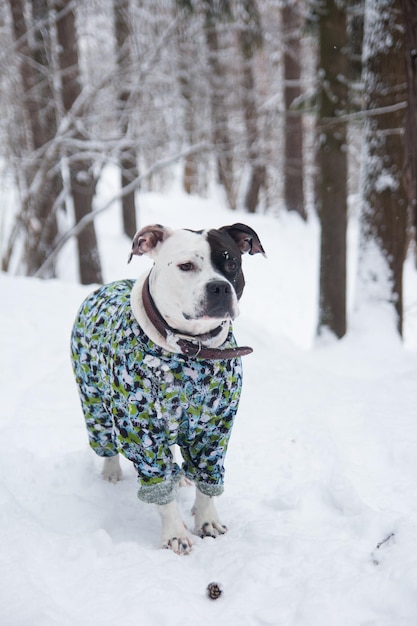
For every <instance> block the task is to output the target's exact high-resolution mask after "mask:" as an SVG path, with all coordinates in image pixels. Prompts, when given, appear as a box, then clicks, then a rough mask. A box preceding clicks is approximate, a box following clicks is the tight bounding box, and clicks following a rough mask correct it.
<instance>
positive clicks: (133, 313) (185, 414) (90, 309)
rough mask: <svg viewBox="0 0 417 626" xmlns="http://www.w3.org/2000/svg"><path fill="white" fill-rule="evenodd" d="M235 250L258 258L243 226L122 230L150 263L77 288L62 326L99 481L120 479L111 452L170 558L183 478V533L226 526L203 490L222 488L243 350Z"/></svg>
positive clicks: (185, 549) (187, 540)
mask: <svg viewBox="0 0 417 626" xmlns="http://www.w3.org/2000/svg"><path fill="white" fill-rule="evenodd" d="M246 252H248V253H249V254H250V255H253V254H257V253H261V254H265V253H264V249H263V247H262V244H261V242H260V240H259V237H258V235H257V234H256V232H255V231H254V230H253V229H252V228H250V227H249V226H246V225H245V224H233V225H231V226H223V227H221V228H219V229H211V230H203V231H193V230H186V229H180V230H172V229H170V228H167V227H165V226H161V225H159V224H153V225H150V226H146V227H145V228H142V229H141V230H139V231H138V232H137V233H136V235H135V236H134V238H133V243H132V250H131V253H130V256H129V262H130V261H131V259H132V257H133V256H134V255H138V256H141V255H148V256H149V257H150V258H151V259H152V260H153V266H152V268H151V270H150V271H149V272H147V273H146V274H145V275H144V276H142V277H141V278H139V279H138V280H136V281H132V280H120V281H116V282H114V283H110V284H109V285H105V286H103V287H100V288H99V289H98V290H96V291H95V292H94V293H93V294H91V295H90V296H88V297H87V299H86V300H85V301H84V302H83V304H82V305H81V308H80V310H79V312H78V315H77V317H76V320H75V322H74V326H73V330H72V335H71V359H72V365H73V370H74V375H75V379H76V382H77V385H78V390H79V395H80V400H81V405H82V409H83V413H84V417H85V421H86V426H87V432H88V436H89V441H90V446H91V447H92V449H93V450H94V451H95V452H96V453H97V454H98V455H99V456H101V457H104V466H103V471H102V474H103V477H104V478H105V479H106V480H108V481H111V482H117V481H119V480H120V479H121V478H122V472H121V468H120V462H119V456H118V453H119V452H120V453H122V454H123V455H124V456H125V457H127V458H128V459H129V460H130V461H132V462H133V464H134V467H135V469H136V471H137V473H138V482H139V490H138V497H139V498H140V499H141V500H142V501H144V502H148V503H153V504H156V505H157V507H158V509H159V513H160V517H161V521H162V531H161V546H162V547H165V548H170V549H171V550H173V551H174V552H176V553H178V554H188V553H189V552H190V550H191V548H192V545H193V541H192V536H191V534H190V532H189V531H188V529H187V528H186V526H185V524H184V522H183V521H182V519H181V516H180V513H179V511H178V507H177V504H176V494H177V490H178V487H179V485H180V484H182V483H183V482H184V480H185V481H191V482H192V483H194V484H195V486H196V496H195V503H194V506H193V514H194V522H195V526H194V533H195V534H196V535H199V536H200V537H206V536H210V537H217V536H219V535H222V534H224V533H225V532H226V531H227V528H226V526H225V525H224V524H222V522H221V521H220V519H219V516H218V513H217V510H216V507H215V503H214V497H215V496H219V495H220V494H221V493H222V492H223V483H224V458H225V455H226V451H227V445H228V441H229V437H230V432H231V428H232V425H233V420H234V417H235V414H236V411H237V408H238V404H239V398H240V392H241V383H242V371H241V357H242V356H244V355H246V354H249V353H250V352H252V349H251V348H249V347H239V346H237V345H236V341H235V339H234V336H233V333H232V325H231V323H232V320H233V319H235V318H236V317H237V315H238V314H239V299H240V297H241V296H242V293H243V289H244V286H245V279H244V276H243V272H242V263H241V256H242V254H244V253H246ZM175 444H177V445H178V446H179V447H180V449H181V453H182V457H183V464H182V466H181V467H180V466H179V465H178V464H177V463H176V462H175V458H174V455H173V447H174V446H175Z"/></svg>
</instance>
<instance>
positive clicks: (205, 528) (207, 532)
mask: <svg viewBox="0 0 417 626" xmlns="http://www.w3.org/2000/svg"><path fill="white" fill-rule="evenodd" d="M194 533H195V534H196V535H198V536H199V537H202V538H204V537H213V538H214V539H215V538H216V537H219V535H224V534H225V533H227V526H225V525H224V524H222V523H221V522H219V521H215V520H213V521H212V522H204V523H203V524H201V525H200V524H199V525H198V526H197V525H196V527H195V529H194Z"/></svg>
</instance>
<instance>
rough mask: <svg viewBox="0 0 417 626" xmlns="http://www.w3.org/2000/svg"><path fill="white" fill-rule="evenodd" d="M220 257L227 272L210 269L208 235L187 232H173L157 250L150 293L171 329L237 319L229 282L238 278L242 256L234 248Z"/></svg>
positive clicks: (151, 276) (210, 254) (232, 288)
mask: <svg viewBox="0 0 417 626" xmlns="http://www.w3.org/2000/svg"><path fill="white" fill-rule="evenodd" d="M232 243H233V242H232ZM221 254H223V259H224V265H226V264H227V267H228V272H226V271H223V273H222V272H221V271H220V269H217V268H216V267H215V266H214V265H213V261H212V249H211V247H210V245H209V242H208V240H207V233H203V234H199V233H195V232H191V231H187V230H177V231H175V232H174V233H173V234H172V235H171V236H170V237H168V239H167V240H166V241H164V242H163V244H162V245H160V246H159V247H158V250H157V251H156V254H155V256H154V259H155V266H154V268H153V269H152V272H151V275H150V290H151V294H152V297H153V298H154V301H155V304H156V306H157V308H158V310H159V311H160V313H161V314H162V315H163V316H164V317H165V319H167V318H169V320H170V321H169V324H170V326H173V328H178V327H179V328H189V326H190V323H192V322H193V321H197V320H216V323H218V320H225V319H228V318H230V319H234V318H235V317H237V315H238V314H239V306H238V297H237V294H236V290H235V287H234V285H233V283H232V280H233V281H235V278H236V276H237V275H238V274H239V273H240V274H241V259H240V256H241V255H240V252H239V249H238V248H237V246H236V245H235V244H234V246H232V249H230V248H229V249H226V248H225V249H224V250H223V251H221ZM223 270H224V268H223ZM241 280H243V276H242V279H241ZM167 321H168V319H167Z"/></svg>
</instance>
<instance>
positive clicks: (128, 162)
mask: <svg viewBox="0 0 417 626" xmlns="http://www.w3.org/2000/svg"><path fill="white" fill-rule="evenodd" d="M113 9H114V24H115V33H116V42H117V50H116V56H117V65H118V68H119V78H120V84H119V94H118V122H119V130H120V135H121V137H122V138H126V137H127V136H128V135H129V120H130V111H129V101H130V100H131V90H130V85H131V83H132V78H133V77H132V55H131V41H130V40H131V33H130V23H131V15H130V6H129V0H113ZM119 164H120V170H121V186H122V189H123V188H124V187H126V186H127V185H129V184H130V183H131V182H132V181H133V180H135V179H136V178H138V175H139V173H138V167H137V159H136V151H135V150H134V148H133V147H127V148H124V149H123V150H122V153H121V155H120V158H119ZM122 217H123V231H124V233H125V234H126V235H128V237H131V238H133V237H134V235H135V233H136V231H137V225H136V203H135V191H131V192H130V193H128V194H126V195H124V196H122Z"/></svg>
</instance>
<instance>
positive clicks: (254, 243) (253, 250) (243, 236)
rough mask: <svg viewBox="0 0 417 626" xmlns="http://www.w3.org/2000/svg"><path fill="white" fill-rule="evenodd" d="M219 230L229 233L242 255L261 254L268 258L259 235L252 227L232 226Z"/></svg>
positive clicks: (243, 225) (244, 225)
mask: <svg viewBox="0 0 417 626" xmlns="http://www.w3.org/2000/svg"><path fill="white" fill-rule="evenodd" d="M219 230H222V231H225V232H227V234H228V235H230V237H231V238H232V239H234V241H235V242H236V244H237V247H238V248H239V250H240V252H241V254H245V252H249V254H257V253H258V252H260V253H261V254H263V255H264V256H266V254H265V250H264V249H263V247H262V244H261V241H260V239H259V237H258V235H257V234H256V233H255V231H254V230H253V229H252V228H251V227H250V226H246V224H232V225H231V226H222V228H220V229H219Z"/></svg>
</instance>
